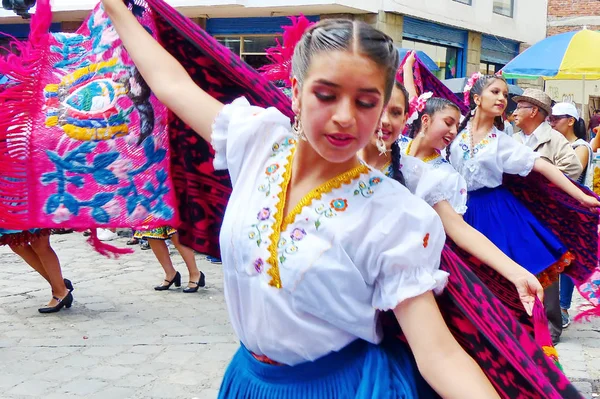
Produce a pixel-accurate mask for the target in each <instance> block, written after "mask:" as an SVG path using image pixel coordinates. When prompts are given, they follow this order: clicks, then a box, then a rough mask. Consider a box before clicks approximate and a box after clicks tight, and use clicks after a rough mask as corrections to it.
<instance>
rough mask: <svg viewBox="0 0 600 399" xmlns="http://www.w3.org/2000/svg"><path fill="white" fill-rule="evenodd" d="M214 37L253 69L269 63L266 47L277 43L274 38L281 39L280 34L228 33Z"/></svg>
mask: <svg viewBox="0 0 600 399" xmlns="http://www.w3.org/2000/svg"><path fill="white" fill-rule="evenodd" d="M215 38H216V39H217V40H218V41H219V43H221V44H222V45H224V46H225V47H227V48H228V49H229V50H231V51H232V52H234V53H235V54H237V55H239V56H240V58H241V59H242V60H244V61H245V62H246V63H247V64H248V65H250V66H251V67H253V68H254V69H258V68H260V67H261V66H263V65H266V64H268V63H269V60H267V49H268V48H271V47H275V46H276V45H277V42H276V39H279V41H281V36H280V35H235V36H229V35H228V36H216V37H215Z"/></svg>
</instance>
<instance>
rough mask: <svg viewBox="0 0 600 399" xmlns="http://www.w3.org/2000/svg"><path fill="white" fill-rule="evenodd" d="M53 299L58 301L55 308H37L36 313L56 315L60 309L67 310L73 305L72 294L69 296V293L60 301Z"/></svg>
mask: <svg viewBox="0 0 600 399" xmlns="http://www.w3.org/2000/svg"><path fill="white" fill-rule="evenodd" d="M53 298H54V299H56V300H57V301H58V303H57V304H56V305H55V306H49V307H47V308H39V309H38V312H40V313H44V314H45V313H56V312H59V311H60V310H61V309H62V308H67V309H69V308H70V307H71V305H73V294H71V292H70V291H69V293H68V294H67V296H66V297H64V298H63V299H60V298H57V297H53Z"/></svg>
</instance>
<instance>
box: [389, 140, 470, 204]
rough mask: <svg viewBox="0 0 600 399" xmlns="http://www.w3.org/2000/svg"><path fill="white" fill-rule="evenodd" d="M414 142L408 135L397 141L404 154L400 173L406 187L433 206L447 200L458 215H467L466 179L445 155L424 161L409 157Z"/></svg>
mask: <svg viewBox="0 0 600 399" xmlns="http://www.w3.org/2000/svg"><path fill="white" fill-rule="evenodd" d="M411 141H412V139H410V138H408V137H406V136H402V137H400V139H399V140H398V144H399V146H400V153H401V154H402V157H401V158H400V170H401V171H402V174H403V175H404V180H405V181H406V187H408V189H409V190H410V192H411V193H413V194H415V195H416V196H417V197H419V198H421V199H422V200H424V201H425V202H427V203H428V204H429V205H430V206H432V207H433V206H434V205H435V204H437V203H439V202H442V201H448V203H449V204H450V205H451V206H452V208H454V210H455V211H456V213H458V214H459V215H464V214H465V212H466V211H467V183H466V182H465V179H463V177H462V176H461V175H460V174H459V173H458V172H457V171H456V170H455V169H454V168H453V167H452V165H450V163H449V162H448V161H447V160H446V159H444V158H443V157H442V156H439V157H437V158H435V159H432V160H429V161H427V162H424V161H423V160H421V159H419V158H416V157H413V156H410V155H408V147H409V144H410V142H411Z"/></svg>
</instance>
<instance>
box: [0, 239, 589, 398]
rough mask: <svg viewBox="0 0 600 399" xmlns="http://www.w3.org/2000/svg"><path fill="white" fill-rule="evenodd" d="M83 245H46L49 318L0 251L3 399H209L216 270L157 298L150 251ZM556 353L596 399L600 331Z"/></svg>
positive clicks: (215, 365)
mask: <svg viewBox="0 0 600 399" xmlns="http://www.w3.org/2000/svg"><path fill="white" fill-rule="evenodd" d="M84 240H85V239H84V238H83V237H82V236H81V234H77V233H74V234H67V235H56V236H53V237H52V242H53V246H54V248H55V249H56V251H57V253H58V255H59V257H60V259H61V262H62V265H63V272H64V275H65V277H67V278H69V279H71V280H72V281H73V282H74V284H75V291H74V292H73V294H74V297H75V302H74V304H73V307H72V308H71V309H68V310H63V311H61V312H59V313H57V314H53V315H41V314H39V313H38V312H37V308H38V307H40V306H42V305H44V304H45V303H46V302H47V301H48V300H49V299H50V298H49V296H50V293H49V288H48V286H47V284H46V282H45V281H43V280H42V279H41V278H40V277H39V276H38V275H37V274H36V273H35V272H34V271H32V270H31V269H30V268H29V267H28V266H27V265H25V264H24V263H23V262H22V261H21V260H20V258H18V257H17V256H16V255H14V254H12V252H10V250H9V249H8V248H7V247H0V267H1V268H0V277H1V278H0V398H2V399H3V398H15V399H21V398H44V399H54V398H57V399H58V398H102V399H119V398H188V399H192V398H215V397H216V395H217V391H218V388H219V385H220V381H221V378H222V375H223V372H224V369H225V366H226V364H227V362H228V361H229V359H230V358H231V356H232V355H233V353H234V351H235V350H236V349H237V347H238V343H237V341H236V339H235V336H234V335H233V332H232V330H231V327H230V325H229V321H228V318H227V311H226V308H225V303H224V299H223V290H222V276H221V270H220V266H218V265H212V264H210V263H208V262H206V261H203V260H202V257H201V256H198V260H199V266H200V268H201V269H202V270H203V271H204V273H205V274H206V277H207V288H205V289H203V290H201V291H199V292H198V293H195V294H184V293H182V292H181V289H171V290H170V291H168V292H156V291H154V290H153V289H152V287H153V286H154V285H156V284H158V283H160V281H161V279H162V278H163V274H162V269H161V268H160V265H159V264H158V263H157V261H156V259H155V258H154V256H153V254H152V252H151V251H141V250H140V249H139V247H136V252H135V254H132V255H125V256H122V257H121V258H119V259H118V260H113V259H107V258H104V257H102V256H100V255H98V254H97V253H95V252H94V251H93V250H92V249H91V248H90V247H89V246H88V245H87V244H85V242H84ZM125 241H126V238H119V239H118V240H116V241H114V242H113V243H115V244H116V245H118V246H125ZM173 260H174V263H175V265H176V268H177V269H178V270H179V271H180V272H181V274H182V280H183V281H187V269H186V268H185V265H184V263H183V261H182V259H181V257H179V255H178V254H177V253H176V252H175V253H174V254H173ZM558 350H559V352H560V355H561V360H562V362H563V366H564V367H565V370H566V372H567V374H568V375H569V377H571V378H572V380H573V381H575V382H576V384H577V385H578V387H579V388H580V389H581V391H582V393H583V394H584V395H585V396H586V397H587V398H592V397H599V396H600V395H598V392H600V322H599V321H595V322H592V323H585V324H576V325H572V326H570V327H569V328H568V329H567V330H566V331H565V333H564V337H563V342H562V343H561V344H559V346H558Z"/></svg>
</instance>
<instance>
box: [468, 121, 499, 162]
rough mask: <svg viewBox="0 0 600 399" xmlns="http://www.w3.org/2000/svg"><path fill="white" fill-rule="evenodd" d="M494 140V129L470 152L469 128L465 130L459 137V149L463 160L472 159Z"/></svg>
mask: <svg viewBox="0 0 600 399" xmlns="http://www.w3.org/2000/svg"><path fill="white" fill-rule="evenodd" d="M495 138H496V132H495V129H492V131H491V132H490V133H489V134H488V135H487V136H485V138H484V139H483V140H481V141H480V142H479V143H477V145H476V146H474V147H473V150H471V128H470V127H469V128H467V129H466V130H465V132H464V133H462V134H461V135H460V140H461V142H460V149H461V150H462V151H463V159H465V160H467V159H469V158H473V157H474V156H475V155H477V153H478V152H479V151H481V150H482V149H483V148H484V147H485V146H487V145H488V144H490V141H491V140H492V139H495Z"/></svg>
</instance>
